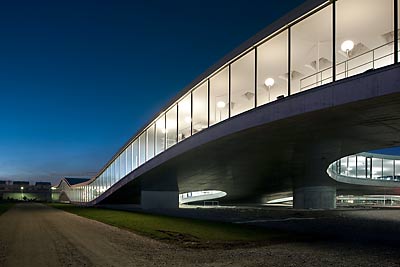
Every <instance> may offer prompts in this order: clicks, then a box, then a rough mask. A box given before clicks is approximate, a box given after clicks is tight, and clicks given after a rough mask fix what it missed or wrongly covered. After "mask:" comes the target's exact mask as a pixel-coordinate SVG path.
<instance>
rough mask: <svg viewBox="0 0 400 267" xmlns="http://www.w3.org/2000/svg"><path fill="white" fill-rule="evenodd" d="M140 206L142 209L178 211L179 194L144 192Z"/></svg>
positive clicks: (172, 192) (171, 192) (176, 192)
mask: <svg viewBox="0 0 400 267" xmlns="http://www.w3.org/2000/svg"><path fill="white" fill-rule="evenodd" d="M140 205H141V207H142V209H177V208H179V192H178V191H146V190H142V193H141V201H140Z"/></svg>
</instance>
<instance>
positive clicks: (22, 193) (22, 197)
mask: <svg viewBox="0 0 400 267" xmlns="http://www.w3.org/2000/svg"><path fill="white" fill-rule="evenodd" d="M23 199H24V187H23V186H21V200H23Z"/></svg>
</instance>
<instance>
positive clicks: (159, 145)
mask: <svg viewBox="0 0 400 267" xmlns="http://www.w3.org/2000/svg"><path fill="white" fill-rule="evenodd" d="M165 135H166V129H165V114H164V115H162V116H161V117H160V118H159V119H158V120H157V122H156V155H157V154H159V153H161V152H163V151H164V148H165Z"/></svg>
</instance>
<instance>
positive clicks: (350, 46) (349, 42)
mask: <svg viewBox="0 0 400 267" xmlns="http://www.w3.org/2000/svg"><path fill="white" fill-rule="evenodd" d="M353 48H354V42H353V41H352V40H346V41H344V42H343V43H342V45H341V46H340V49H342V51H343V52H346V53H348V52H350V51H351V50H352V49H353Z"/></svg>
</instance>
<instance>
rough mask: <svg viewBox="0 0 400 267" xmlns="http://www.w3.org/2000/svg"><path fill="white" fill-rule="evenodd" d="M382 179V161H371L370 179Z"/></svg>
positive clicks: (375, 159) (374, 159)
mask: <svg viewBox="0 0 400 267" xmlns="http://www.w3.org/2000/svg"><path fill="white" fill-rule="evenodd" d="M381 178H382V159H377V158H373V159H372V179H381Z"/></svg>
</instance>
